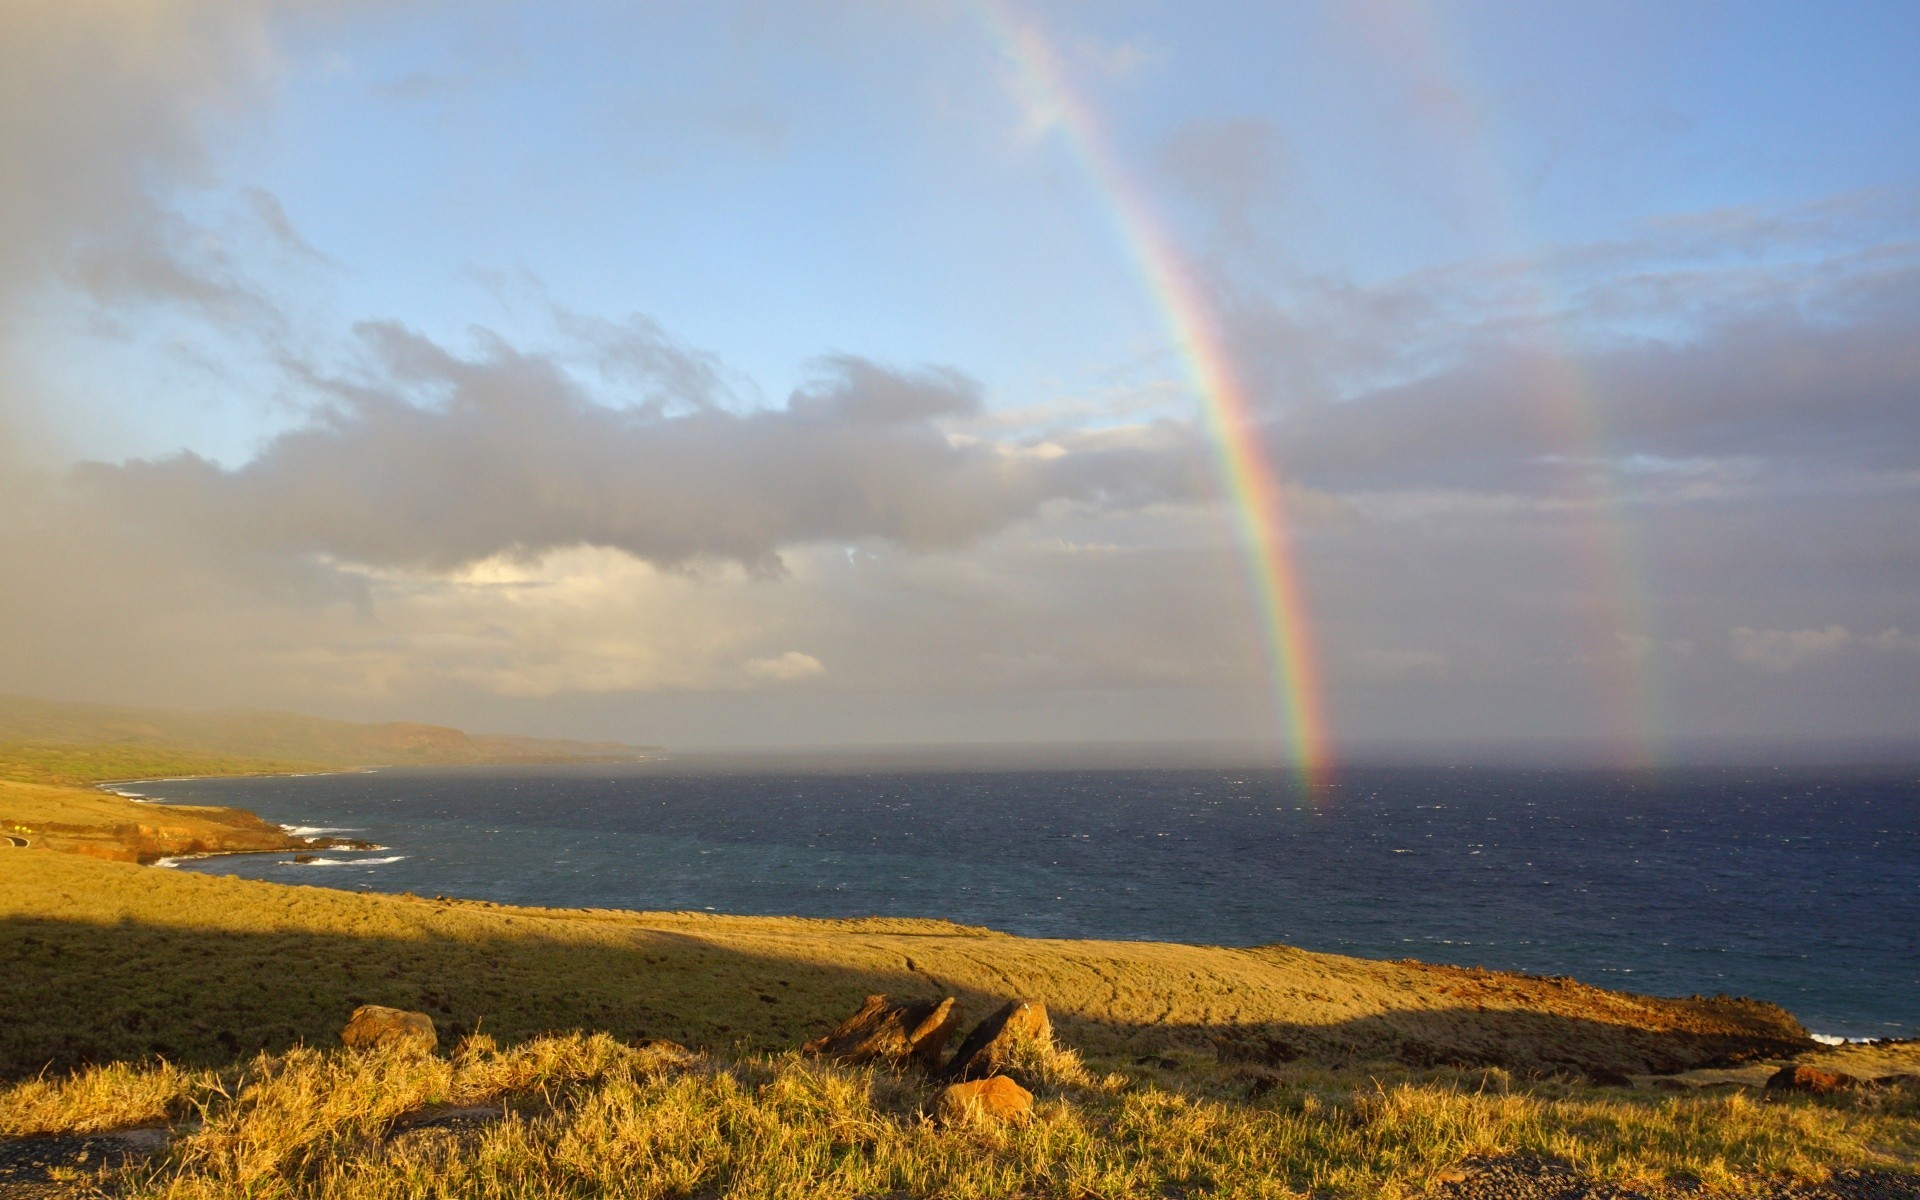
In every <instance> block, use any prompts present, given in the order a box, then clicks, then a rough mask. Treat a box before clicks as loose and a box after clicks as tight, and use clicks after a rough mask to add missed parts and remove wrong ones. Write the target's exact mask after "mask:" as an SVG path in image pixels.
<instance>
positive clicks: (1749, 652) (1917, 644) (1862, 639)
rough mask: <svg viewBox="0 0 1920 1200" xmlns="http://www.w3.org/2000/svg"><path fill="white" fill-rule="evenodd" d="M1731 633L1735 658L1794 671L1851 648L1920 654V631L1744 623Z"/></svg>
mask: <svg viewBox="0 0 1920 1200" xmlns="http://www.w3.org/2000/svg"><path fill="white" fill-rule="evenodd" d="M1731 636H1732V639H1733V653H1734V657H1736V658H1738V659H1739V660H1740V661H1741V662H1744V663H1752V664H1753V665H1754V666H1757V667H1763V668H1765V669H1766V670H1769V671H1792V670H1794V669H1796V668H1798V667H1802V666H1805V665H1806V664H1808V663H1813V662H1820V661H1823V660H1826V659H1830V658H1833V657H1835V656H1837V655H1839V654H1841V653H1842V652H1843V651H1848V650H1868V651H1875V652H1879V653H1884V654H1920V633H1906V632H1904V631H1902V630H1900V629H1897V628H1895V629H1883V630H1881V631H1880V632H1879V633H1874V634H1865V635H1859V634H1855V633H1853V632H1852V631H1850V630H1849V629H1847V628H1846V626H1844V625H1829V626H1827V627H1826V628H1825V629H1753V628H1751V627H1748V626H1744V625H1743V626H1741V627H1740V628H1738V629H1735V630H1734V631H1733V633H1732V635H1731Z"/></svg>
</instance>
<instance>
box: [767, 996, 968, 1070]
mask: <svg viewBox="0 0 1920 1200" xmlns="http://www.w3.org/2000/svg"><path fill="white" fill-rule="evenodd" d="M959 1025H960V1011H959V1008H958V1006H957V1005H955V1003H954V999H953V997H952V996H948V997H947V998H946V999H944V1000H906V1001H895V1000H889V999H887V998H886V997H885V996H868V997H867V1002H866V1003H865V1004H862V1005H861V1006H860V1011H859V1012H856V1013H854V1014H853V1015H852V1016H851V1017H848V1018H847V1019H846V1020H845V1021H842V1022H841V1023H840V1025H839V1026H838V1027H837V1028H836V1029H834V1031H833V1032H832V1033H829V1034H827V1035H826V1036H824V1037H817V1038H814V1039H813V1040H812V1041H810V1042H808V1043H806V1044H805V1045H804V1046H801V1047H800V1048H801V1049H802V1050H804V1051H806V1052H807V1053H808V1054H820V1055H824V1056H826V1057H827V1058H837V1059H840V1060H841V1061H842V1062H875V1061H884V1062H906V1061H913V1062H918V1063H919V1064H921V1065H922V1066H924V1067H926V1068H927V1069H928V1070H929V1071H931V1070H933V1069H934V1068H936V1067H938V1066H939V1065H940V1051H941V1050H943V1049H945V1048H946V1044H947V1039H948V1038H950V1037H952V1036H953V1031H954V1030H955V1029H956V1028H958V1027H959Z"/></svg>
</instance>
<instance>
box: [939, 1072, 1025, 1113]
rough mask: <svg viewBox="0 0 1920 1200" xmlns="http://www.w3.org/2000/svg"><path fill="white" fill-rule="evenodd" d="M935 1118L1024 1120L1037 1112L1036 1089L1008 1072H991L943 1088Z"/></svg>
mask: <svg viewBox="0 0 1920 1200" xmlns="http://www.w3.org/2000/svg"><path fill="white" fill-rule="evenodd" d="M933 1115H934V1119H935V1120H937V1121H939V1122H940V1123H941V1124H943V1125H953V1124H967V1123H971V1122H975V1121H985V1122H990V1123H992V1124H996V1125H997V1124H1000V1123H1001V1122H1004V1121H1024V1120H1026V1119H1027V1118H1028V1117H1029V1116H1031V1115H1033V1093H1032V1092H1029V1091H1028V1090H1027V1089H1025V1088H1023V1087H1021V1086H1020V1085H1019V1084H1017V1083H1015V1082H1014V1081H1013V1080H1011V1079H1008V1078H1007V1077H1006V1076H1005V1075H989V1076H988V1077H987V1078H985V1079H975V1080H971V1081H969V1082H966V1083H952V1084H948V1085H947V1086H946V1087H944V1088H942V1089H940V1098H939V1100H938V1101H937V1102H936V1103H935V1105H934V1113H933Z"/></svg>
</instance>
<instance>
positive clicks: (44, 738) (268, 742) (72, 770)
mask: <svg viewBox="0 0 1920 1200" xmlns="http://www.w3.org/2000/svg"><path fill="white" fill-rule="evenodd" d="M645 753H646V748H645V747H639V746H628V745H622V744H618V743H611V742H576V741H569V740H565V739H560V738H531V737H519V736H513V735H487V734H469V733H465V732H463V731H461V730H458V729H451V728H448V727H446V726H442V725H422V724H417V723H412V722H389V723H386V724H371V725H369V724H356V723H354V722H350V721H331V720H326V719H323V718H320V717H306V716H300V715H297V714H294V713H275V712H257V711H251V710H229V711H216V712H176V711H169V710H163V709H143V708H121V707H112V706H105V705H93V704H69V703H62V702H57V701H50V700H33V699H27V698H24V697H19V696H0V778H5V779H17V780H23V781H27V782H35V783H82V782H91V781H95V780H103V779H132V778H143V777H153V776H161V775H238V774H254V773H270V772H280V771H299V770H326V769H338V768H343V767H372V766H446V765H456V764H463V763H509V762H556V761H566V760H570V759H629V758H636V757H640V756H642V755H644V754H645Z"/></svg>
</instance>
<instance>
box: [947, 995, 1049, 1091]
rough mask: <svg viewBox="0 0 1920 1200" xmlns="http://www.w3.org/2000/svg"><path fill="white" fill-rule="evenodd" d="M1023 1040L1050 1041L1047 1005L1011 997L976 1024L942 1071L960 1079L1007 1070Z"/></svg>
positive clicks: (1037, 1043) (1038, 1043) (1044, 1043)
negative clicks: (994, 1011)
mask: <svg viewBox="0 0 1920 1200" xmlns="http://www.w3.org/2000/svg"><path fill="white" fill-rule="evenodd" d="M1022 1044H1031V1045H1034V1046H1039V1047H1043V1048H1044V1047H1050V1046H1052V1045H1053V1023H1052V1022H1051V1021H1049V1020H1048V1019H1047V1006H1046V1005H1044V1004H1042V1003H1040V1001H1038V1000H1010V1001H1008V1002H1007V1004H1006V1005H1005V1006H1004V1007H1002V1008H1001V1009H1000V1010H999V1011H998V1012H996V1013H994V1014H993V1015H992V1016H990V1017H988V1018H987V1019H986V1020H984V1021H982V1022H980V1023H979V1024H978V1025H975V1026H974V1027H973V1030H972V1031H971V1032H970V1033H968V1034H967V1036H966V1037H965V1038H963V1039H962V1040H961V1042H960V1046H959V1048H958V1049H956V1050H955V1051H954V1052H953V1059H952V1060H951V1061H950V1062H948V1063H947V1068H946V1070H945V1071H943V1072H941V1074H942V1076H943V1077H945V1078H947V1079H953V1080H959V1081H962V1082H965V1081H967V1080H973V1079H985V1078H987V1077H988V1076H990V1075H1003V1074H1006V1073H1007V1072H1008V1070H1009V1068H1010V1067H1012V1065H1013V1056H1014V1050H1015V1048H1016V1047H1018V1046H1020V1045H1022ZM1016 1074H1017V1072H1016Z"/></svg>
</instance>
